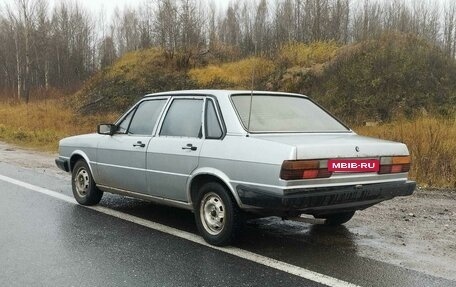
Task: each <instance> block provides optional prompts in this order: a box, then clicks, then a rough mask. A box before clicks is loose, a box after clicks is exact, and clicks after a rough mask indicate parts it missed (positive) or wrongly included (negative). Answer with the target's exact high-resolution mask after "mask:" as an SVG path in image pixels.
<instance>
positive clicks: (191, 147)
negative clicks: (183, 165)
mask: <svg viewBox="0 0 456 287" xmlns="http://www.w3.org/2000/svg"><path fill="white" fill-rule="evenodd" d="M182 149H189V150H197V149H198V148H197V147H196V146H193V145H192V144H190V143H189V144H187V146H183V147H182Z"/></svg>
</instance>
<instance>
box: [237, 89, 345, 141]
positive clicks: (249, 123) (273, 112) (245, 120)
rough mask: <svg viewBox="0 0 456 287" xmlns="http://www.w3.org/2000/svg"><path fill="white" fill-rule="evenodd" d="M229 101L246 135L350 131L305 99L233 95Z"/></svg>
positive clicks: (281, 96)
mask: <svg viewBox="0 0 456 287" xmlns="http://www.w3.org/2000/svg"><path fill="white" fill-rule="evenodd" d="M231 100H232V102H233V104H234V107H235V109H236V111H237V113H238V115H239V118H240V120H241V122H242V124H243V126H244V128H245V129H246V130H247V131H249V132H259V133H262V132H347V131H349V129H348V128H347V127H345V126H344V125H343V124H341V123H340V122H339V121H338V120H336V119H335V118H334V117H332V116H331V115H330V114H328V113H327V112H326V111H325V110H323V109H322V108H320V107H319V106H318V105H316V104H315V103H313V102H312V101H311V100H309V99H307V98H305V97H298V96H284V95H258V94H254V95H253V96H251V95H233V96H231Z"/></svg>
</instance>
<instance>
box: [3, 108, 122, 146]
mask: <svg viewBox="0 0 456 287" xmlns="http://www.w3.org/2000/svg"><path fill="white" fill-rule="evenodd" d="M116 116H118V115H115V114H104V115H89V116H81V115H78V114H77V113H76V112H75V111H74V110H72V109H70V108H69V107H66V106H65V105H64V104H63V103H62V101H61V100H57V99H53V100H48V101H40V102H34V103H31V104H28V105H27V104H24V103H5V102H3V103H0V119H1V121H0V140H2V141H5V142H8V143H13V144H17V145H20V146H24V147H29V148H34V149H39V150H45V151H57V148H58V142H59V140H60V139H61V138H63V137H66V136H69V135H76V134H82V133H89V132H94V131H96V125H97V124H98V123H101V122H112V121H113V120H114V119H115V118H116Z"/></svg>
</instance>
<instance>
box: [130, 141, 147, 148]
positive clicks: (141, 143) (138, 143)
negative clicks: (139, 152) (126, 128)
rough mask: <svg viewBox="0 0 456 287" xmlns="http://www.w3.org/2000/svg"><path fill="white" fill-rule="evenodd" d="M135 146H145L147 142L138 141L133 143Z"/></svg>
mask: <svg viewBox="0 0 456 287" xmlns="http://www.w3.org/2000/svg"><path fill="white" fill-rule="evenodd" d="M133 146H139V147H145V146H146V144H145V143H143V142H142V141H137V142H136V143H135V144H133Z"/></svg>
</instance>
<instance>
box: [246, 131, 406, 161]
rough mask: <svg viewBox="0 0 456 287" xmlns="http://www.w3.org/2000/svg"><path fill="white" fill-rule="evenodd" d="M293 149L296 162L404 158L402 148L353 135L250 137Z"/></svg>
mask: <svg viewBox="0 0 456 287" xmlns="http://www.w3.org/2000/svg"><path fill="white" fill-rule="evenodd" d="M252 136H254V137H256V138H258V139H262V140H267V141H273V142H279V143H283V144H288V145H291V146H294V147H295V148H296V159H334V158H378V157H380V156H393V155H408V154H409V152H408V149H407V147H406V145H405V144H402V143H398V142H393V141H387V140H381V139H376V138H371V137H365V136H359V135H357V134H356V133H307V134H268V135H259V134H256V135H252Z"/></svg>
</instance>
